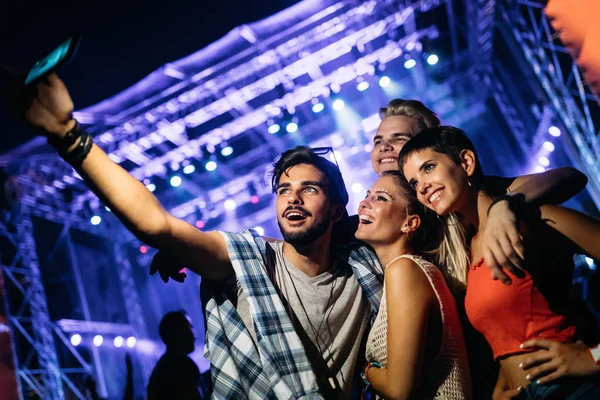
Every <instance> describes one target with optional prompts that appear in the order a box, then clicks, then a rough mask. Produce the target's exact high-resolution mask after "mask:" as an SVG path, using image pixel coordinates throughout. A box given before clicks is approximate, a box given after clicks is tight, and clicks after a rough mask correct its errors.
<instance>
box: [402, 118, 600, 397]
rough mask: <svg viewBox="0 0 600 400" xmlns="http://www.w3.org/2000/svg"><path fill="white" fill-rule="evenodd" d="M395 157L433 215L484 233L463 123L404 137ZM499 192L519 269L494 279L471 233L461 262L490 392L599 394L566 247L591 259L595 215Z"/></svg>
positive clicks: (476, 167)
mask: <svg viewBox="0 0 600 400" xmlns="http://www.w3.org/2000/svg"><path fill="white" fill-rule="evenodd" d="M399 165H400V167H401V168H402V172H403V174H404V176H405V177H406V179H407V181H408V182H409V183H410V184H411V185H412V186H413V187H414V188H415V189H416V191H417V196H418V198H419V200H420V201H421V202H422V203H423V204H424V205H425V206H427V207H428V208H430V209H432V210H433V211H435V212H436V213H437V214H438V215H441V216H447V215H451V214H452V213H456V214H459V215H460V216H461V217H463V218H466V219H467V220H469V221H470V222H471V223H472V224H473V226H474V227H476V228H477V231H478V233H480V234H483V233H484V232H485V229H486V223H487V215H488V210H490V208H491V207H492V206H493V205H494V204H495V200H494V199H492V197H491V196H489V195H488V194H487V193H486V191H485V189H484V188H483V186H482V185H481V183H482V177H483V172H482V169H481V166H480V164H479V160H478V158H477V154H476V152H475V149H474V147H473V144H472V143H471V141H470V140H469V139H468V138H467V136H466V135H465V133H464V132H463V131H461V130H460V129H457V128H453V127H441V128H436V129H430V130H427V131H424V132H422V133H421V134H420V135H419V136H417V137H416V138H414V139H412V140H411V141H410V142H408V143H407V144H406V145H405V146H404V148H403V149H402V151H401V153H400V156H399ZM503 200H506V202H507V203H508V204H509V205H510V206H511V208H513V210H514V211H515V212H516V213H518V214H520V216H521V219H522V220H523V219H524V220H527V223H526V224H521V235H522V236H523V239H524V243H525V246H526V250H527V253H526V254H527V258H524V257H522V258H523V259H524V269H523V270H519V271H517V272H516V273H515V274H512V273H509V274H510V275H511V278H512V284H510V285H507V284H505V283H502V282H500V281H498V280H494V279H493V278H492V276H491V274H490V272H489V270H488V269H487V268H486V266H485V260H484V259H483V257H482V254H481V251H480V249H479V243H478V242H479V239H478V236H476V237H474V238H473V240H472V242H471V248H472V250H473V251H472V256H473V257H472V260H473V261H474V262H473V263H472V264H471V265H468V264H470V262H467V263H466V265H465V269H468V272H467V279H466V280H467V282H466V283H467V296H466V301H465V306H466V309H467V315H468V317H469V320H470V321H471V323H472V324H473V326H475V328H476V329H478V330H479V331H480V332H481V333H482V334H483V335H484V336H485V338H486V340H487V341H488V342H489V344H490V346H491V347H492V350H493V352H494V358H495V359H497V360H498V361H499V363H500V367H501V372H500V376H499V381H498V385H497V391H496V392H495V395H497V396H495V397H497V398H511V397H514V396H517V395H518V396H519V398H526V399H549V398H560V399H598V398H600V379H599V378H600V366H598V365H596V363H595V362H594V359H593V358H592V356H591V354H590V352H589V348H587V346H586V345H585V344H583V342H581V340H580V335H579V333H578V332H577V328H576V325H575V316H576V314H575V311H574V309H573V304H571V301H570V299H569V291H570V287H571V274H572V271H573V255H574V254H575V253H584V254H588V255H589V256H591V257H593V258H595V259H600V245H599V244H598V243H600V223H599V222H598V221H595V220H593V219H591V218H589V217H588V216H586V215H583V214H580V213H577V212H575V211H573V210H569V209H566V208H561V207H557V206H543V207H541V208H540V209H532V208H530V207H525V202H524V201H523V199H522V198H520V197H510V196H502V197H500V198H499V199H497V200H496V202H497V201H503ZM540 217H541V218H540ZM463 276H464V275H463Z"/></svg>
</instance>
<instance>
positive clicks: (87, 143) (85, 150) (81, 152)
mask: <svg viewBox="0 0 600 400" xmlns="http://www.w3.org/2000/svg"><path fill="white" fill-rule="evenodd" d="M93 144H94V140H93V139H92V137H91V136H90V134H89V133H87V132H85V131H81V136H80V139H79V143H77V145H76V146H75V147H74V148H73V149H72V150H71V151H69V152H67V151H62V152H60V153H59V154H60V156H61V157H62V158H63V159H64V160H65V161H66V162H68V163H69V164H71V165H72V166H73V167H80V166H81V164H82V163H83V160H85V158H86V157H87V155H88V154H89V152H90V150H91V149H92V145H93Z"/></svg>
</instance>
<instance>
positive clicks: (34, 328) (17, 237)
mask: <svg viewBox="0 0 600 400" xmlns="http://www.w3.org/2000/svg"><path fill="white" fill-rule="evenodd" d="M3 217H4V218H3V220H2V222H0V235H2V236H4V237H5V238H6V239H7V240H8V242H9V243H10V244H11V245H12V247H13V249H12V250H13V251H12V252H11V251H10V249H4V254H13V256H12V260H10V262H8V263H7V265H5V266H3V268H2V270H3V271H4V275H5V278H6V280H5V284H6V285H7V287H8V286H11V287H12V288H14V289H16V290H17V291H18V292H19V293H20V294H21V296H22V297H21V298H19V299H12V300H16V301H14V304H13V302H12V301H11V299H8V302H9V307H8V310H9V315H8V320H9V325H10V328H11V332H12V335H13V340H14V341H15V343H19V344H20V346H17V347H16V351H17V361H18V362H17V365H16V366H15V367H16V373H17V378H18V383H19V390H20V395H21V397H22V398H23V397H25V395H26V394H27V393H35V396H38V397H39V398H42V399H51V400H54V399H62V398H64V396H65V390H67V391H69V392H71V393H73V395H74V396H76V398H79V399H85V397H84V396H83V394H82V393H81V392H80V391H79V389H78V388H77V387H76V386H75V384H74V383H73V382H72V380H71V379H70V378H69V376H68V374H72V373H87V372H89V370H90V368H89V366H88V365H87V363H86V362H85V361H84V360H83V358H81V356H79V355H78V354H77V351H76V350H75V349H74V348H73V347H72V346H71V345H70V343H69V342H68V340H67V338H66V337H65V336H64V335H62V333H61V332H60V330H59V329H57V327H56V325H55V324H54V323H53V322H52V321H51V320H50V316H49V314H48V304H47V301H46V294H45V291H44V286H43V284H42V279H41V272H40V267H39V260H38V256H37V250H36V245H35V240H34V237H33V225H32V221H31V217H30V216H29V215H27V214H26V213H24V212H13V213H12V214H9V213H5V214H4V215H3ZM7 250H8V251H7ZM57 342H58V343H61V344H63V345H65V346H66V347H67V348H68V349H69V350H71V351H72V352H73V354H74V355H75V357H76V358H77V360H78V361H79V362H80V363H81V368H69V369H62V368H61V366H60V365H59V362H58V355H57V351H56V344H57Z"/></svg>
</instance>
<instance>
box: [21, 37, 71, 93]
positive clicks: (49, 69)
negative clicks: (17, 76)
mask: <svg viewBox="0 0 600 400" xmlns="http://www.w3.org/2000/svg"><path fill="white" fill-rule="evenodd" d="M79 40H80V36H79V35H73V36H71V37H70V38H68V39H67V40H65V41H64V42H62V43H61V44H60V45H58V47H56V48H55V49H54V50H52V51H51V52H50V54H48V55H47V56H46V57H44V58H42V59H41V60H39V61H38V62H36V63H35V64H34V65H33V66H32V67H31V68H30V69H29V71H28V72H27V75H26V77H25V82H24V85H31V84H32V83H35V82H37V81H38V80H40V79H41V78H43V77H44V76H47V75H50V74H51V73H53V72H55V71H57V70H58V69H59V68H61V67H62V66H63V65H65V64H66V63H68V62H69V61H70V60H71V59H72V58H73V55H74V54H75V51H76V50H77V45H78V44H79Z"/></svg>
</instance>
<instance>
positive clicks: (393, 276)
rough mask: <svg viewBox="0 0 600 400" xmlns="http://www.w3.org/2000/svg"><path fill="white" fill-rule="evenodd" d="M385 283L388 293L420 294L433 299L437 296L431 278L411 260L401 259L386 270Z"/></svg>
mask: <svg viewBox="0 0 600 400" xmlns="http://www.w3.org/2000/svg"><path fill="white" fill-rule="evenodd" d="M385 281H386V286H387V290H388V292H390V291H398V292H401V293H404V294H406V293H412V294H417V293H419V294H421V295H423V296H425V297H431V298H433V297H434V296H435V293H434V291H433V288H432V287H431V283H430V282H429V278H427V276H426V275H425V272H424V271H423V270H422V269H421V267H420V266H419V265H417V263H416V262H415V261H413V260H411V259H410V258H400V259H398V260H396V261H395V262H394V263H393V264H391V265H390V266H388V267H387V269H386V270H385Z"/></svg>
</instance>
